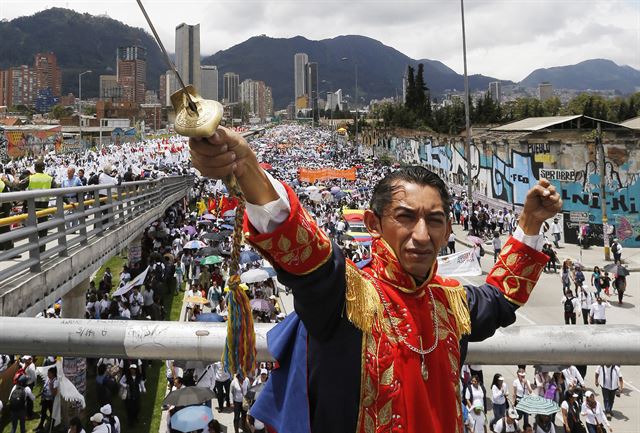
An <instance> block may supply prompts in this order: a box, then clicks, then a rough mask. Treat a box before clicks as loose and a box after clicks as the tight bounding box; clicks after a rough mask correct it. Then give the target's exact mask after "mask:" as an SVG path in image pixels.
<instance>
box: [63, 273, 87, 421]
mask: <svg viewBox="0 0 640 433" xmlns="http://www.w3.org/2000/svg"><path fill="white" fill-rule="evenodd" d="M88 290H89V278H87V279H85V280H83V281H82V282H81V283H80V284H78V285H77V286H76V287H74V288H73V289H71V290H70V291H69V292H67V294H66V295H64V296H63V297H62V307H61V311H60V312H61V315H62V318H64V319H84V318H85V309H86V303H87V291H88ZM62 369H63V370H64V375H65V377H66V378H67V379H69V381H70V382H71V383H73V385H74V386H75V387H76V389H77V390H78V392H79V393H80V394H82V395H84V396H85V397H86V395H87V359H86V358H64V359H63V360H62ZM81 411H82V408H81V407H80V406H79V405H77V404H72V403H68V402H64V403H63V405H62V417H63V422H64V423H65V425H67V424H68V422H69V420H70V419H71V418H73V417H74V416H79V415H81Z"/></svg>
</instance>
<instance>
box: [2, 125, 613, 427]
mask: <svg viewBox="0 0 640 433" xmlns="http://www.w3.org/2000/svg"><path fill="white" fill-rule="evenodd" d="M332 140H333V137H332V134H331V132H330V131H324V130H322V129H317V128H316V129H311V128H308V127H304V126H297V125H282V126H278V127H275V128H272V129H268V130H267V131H266V132H264V133H263V134H262V135H260V136H259V137H256V138H254V139H252V141H251V144H252V146H253V148H254V149H255V151H256V153H257V155H258V157H259V159H260V160H261V161H262V162H263V164H264V167H265V168H268V170H269V172H271V173H272V174H273V176H274V177H275V178H277V179H280V180H282V181H284V182H286V183H287V184H288V185H290V186H291V187H292V188H293V189H294V191H295V192H297V194H298V196H299V197H300V199H301V202H302V204H303V205H304V206H305V208H306V209H307V210H308V211H309V213H310V215H311V216H312V217H314V218H315V220H316V222H317V223H318V225H319V226H320V227H321V228H323V229H324V230H325V231H326V232H327V233H328V235H329V236H330V237H331V239H332V240H333V241H334V242H335V244H336V245H338V246H339V247H340V248H341V249H342V250H343V253H344V255H345V256H346V257H347V258H350V259H352V260H353V261H354V262H364V261H366V260H368V259H369V258H370V257H371V252H370V251H369V248H368V246H369V245H370V241H369V240H367V239H366V238H364V239H356V238H354V237H353V236H349V235H348V232H349V228H350V223H349V222H348V221H346V220H345V218H344V213H343V212H344V209H364V208H366V207H367V203H368V200H369V198H370V192H371V191H370V188H371V187H372V185H375V184H376V183H377V182H378V180H380V179H381V178H383V177H384V176H385V175H386V174H387V173H388V172H389V171H391V170H393V166H388V165H384V164H381V163H380V161H378V160H377V159H374V158H369V159H367V158H363V157H361V156H358V155H357V154H348V153H345V152H344V151H342V150H340V149H338V148H336V147H335V146H333V145H332V143H333V141H332ZM186 144H187V142H186V140H185V139H184V138H180V137H170V138H164V139H157V140H148V141H146V142H143V143H136V144H132V145H124V146H121V147H114V148H110V149H108V151H104V152H87V153H86V154H84V155H72V156H64V155H62V156H60V155H54V154H52V155H48V156H46V157H45V158H44V159H42V160H38V161H36V160H31V159H23V160H17V161H14V162H12V163H11V164H8V165H5V167H4V173H5V174H4V177H3V180H4V181H5V183H6V184H7V185H8V190H9V189H11V188H13V189H24V188H28V182H29V179H30V176H31V175H32V171H35V172H45V173H48V174H49V175H50V176H51V177H52V179H53V181H52V184H51V186H52V187H53V186H60V187H69V186H78V185H86V184H92V183H97V184H117V183H119V182H127V181H133V180H138V179H147V178H153V177H158V176H167V175H176V174H184V173H192V169H191V167H190V164H189V153H188V146H187V145H186ZM35 165H37V167H35V168H38V169H37V170H32V167H33V166H35ZM42 165H44V167H42ZM303 167H304V168H306V169H311V170H313V169H321V168H325V167H333V168H336V169H350V168H356V169H357V177H356V180H348V179H346V178H336V179H326V180H321V181H320V182H319V183H316V184H309V183H305V182H303V181H300V180H299V176H298V169H299V168H303ZM452 195H453V196H455V194H452ZM68 199H69V201H70V202H73V201H77V200H79V199H80V198H79V197H77V196H71V195H70V196H69V197H68ZM235 205H236V204H235V203H234V202H233V200H231V199H230V198H229V197H228V194H227V192H226V188H225V186H224V184H223V183H222V182H220V181H210V180H207V179H204V178H197V180H196V182H195V184H194V186H193V189H192V191H190V194H189V199H188V200H185V201H181V202H179V203H175V204H174V205H172V206H171V207H169V209H167V211H166V212H165V214H164V216H163V217H162V218H160V219H159V220H157V221H155V222H154V223H153V224H152V225H151V226H150V227H148V228H147V229H146V230H145V231H144V234H143V236H142V241H141V254H140V255H139V257H129V259H130V260H129V261H128V263H126V265H125V266H124V267H123V269H122V272H120V273H119V275H118V277H117V278H116V277H115V276H114V275H113V274H112V272H111V269H109V268H107V269H105V271H104V274H103V275H102V278H101V279H100V281H92V282H91V285H90V288H89V290H88V293H87V303H86V317H87V318H91V319H131V320H167V319H168V317H167V315H166V312H165V307H164V305H166V302H165V301H166V300H167V299H171V298H172V297H173V296H176V295H178V296H180V297H183V298H184V301H185V314H184V316H183V319H184V320H193V321H197V320H220V321H224V320H225V319H226V317H227V310H226V308H227V307H226V302H225V294H226V291H225V286H226V281H227V278H228V277H229V275H228V272H229V260H230V256H229V254H230V250H231V242H232V240H231V234H232V229H233V218H234V214H235ZM451 217H452V220H453V221H454V223H456V224H460V225H461V226H463V227H464V230H467V231H468V232H469V234H470V235H472V236H476V237H478V238H480V239H481V240H482V242H483V243H484V241H485V240H490V241H491V243H492V248H493V253H494V259H495V258H496V257H497V255H498V253H499V251H500V249H501V247H502V244H501V241H500V235H503V234H511V233H512V232H513V231H514V230H515V228H516V227H517V221H518V214H517V213H515V212H514V211H513V210H512V209H507V208H502V209H494V208H492V207H491V206H488V205H486V204H483V203H481V202H478V203H473V204H470V203H467V201H466V200H465V197H464V196H463V195H462V196H455V199H454V200H453V202H452V208H451ZM351 224H353V223H351ZM555 224H556V225H557V221H555ZM549 230H550V234H551V235H552V236H553V239H552V240H550V241H549V242H548V243H547V244H546V245H545V249H544V250H543V252H545V253H547V255H548V256H549V257H551V260H549V264H548V267H547V271H548V272H551V271H552V268H553V272H556V257H557V255H556V254H555V252H554V251H553V248H552V246H551V245H552V243H553V245H554V246H555V247H556V248H558V247H559V245H558V241H559V237H557V235H556V227H555V225H552V226H551V227H550V228H549ZM452 236H453V238H450V239H449V244H448V248H447V251H443V253H453V252H455V241H456V239H455V235H452ZM620 254H621V250H620ZM211 257H218V258H219V261H218V260H216V259H211V261H209V262H207V259H209V258H211ZM208 263H209V264H208ZM240 266H241V273H243V274H244V273H246V272H249V271H252V270H254V271H264V272H265V273H266V274H267V277H264V278H263V279H262V278H261V279H258V280H257V281H256V280H254V281H251V282H248V283H247V284H246V287H245V289H246V290H247V293H248V294H249V297H250V299H251V302H252V304H251V305H252V307H254V318H255V320H256V321H263V322H277V321H280V320H282V319H283V318H284V315H285V312H284V311H282V305H281V303H280V302H279V294H280V290H281V289H284V290H286V291H288V289H287V288H286V287H281V286H279V283H278V282H277V281H276V280H275V279H274V278H272V277H273V276H274V274H275V273H274V272H273V269H270V266H269V265H268V263H265V262H264V261H263V260H262V259H261V257H259V255H257V253H256V252H255V251H253V250H252V249H251V248H249V247H247V246H244V247H243V251H242V260H241V265H240ZM143 274H144V275H146V276H145V277H144V278H142V279H140V278H139V277H140V276H141V275H143ZM622 278H624V277H622ZM561 279H562V285H563V294H564V297H563V299H562V304H563V307H564V311H565V320H566V323H575V322H576V314H581V315H582V316H583V318H584V320H585V323H587V318H588V319H589V323H595V324H597V323H605V322H606V318H605V317H604V314H605V310H606V306H607V305H608V302H607V301H605V300H603V297H602V296H601V294H602V293H604V294H605V295H607V296H608V295H609V293H610V291H614V293H617V294H618V296H619V297H620V302H622V294H623V293H624V288H623V286H622V283H623V281H622V280H621V279H620V277H619V276H618V275H615V276H614V277H613V280H612V278H611V277H609V276H608V275H607V274H606V273H602V272H600V270H599V269H595V270H594V271H593V274H592V276H591V279H590V282H591V287H593V289H594V293H592V292H591V291H590V290H589V286H588V285H587V284H586V278H585V276H584V273H583V270H582V269H581V267H580V266H579V265H578V264H572V263H570V262H565V263H562V268H561ZM116 281H117V284H116ZM136 281H137V283H136V284H132V282H136ZM572 285H573V286H574V287H573V288H572V287H571V286H572ZM574 290H575V295H574ZM61 308H64V305H60V302H58V303H56V304H54V305H52V306H51V307H50V308H48V309H47V310H45V311H43V312H42V313H41V314H40V316H41V317H51V318H56V317H59V316H60V309H61ZM4 360H5V358H3V364H0V371H2V370H3V366H4V368H7V367H8V366H9V365H10V364H11V362H13V360H12V358H10V357H7V358H6V362H5V361H4ZM16 362H20V363H21V364H20V365H21V368H20V370H22V371H23V372H24V373H23V375H22V376H17V377H16V378H15V386H14V388H13V390H12V393H11V395H10V396H9V399H8V400H9V402H10V404H9V407H10V411H11V419H12V423H13V429H12V433H14V432H15V431H16V427H17V425H18V424H21V425H20V427H21V432H22V433H24V420H25V419H26V418H28V417H30V416H32V413H31V412H29V407H30V406H31V407H32V406H33V403H32V402H33V400H34V399H35V397H34V395H33V392H32V391H33V387H34V385H35V382H36V380H37V379H36V377H35V373H34V374H31V373H30V371H31V370H30V368H31V367H30V366H32V365H33V358H32V357H30V356H28V355H25V356H23V357H22V358H20V361H16ZM23 363H24V366H23ZM89 365H90V367H89V368H91V369H93V371H94V372H95V384H96V386H95V389H96V400H97V402H98V407H99V408H100V410H99V411H97V412H96V413H95V414H94V415H92V416H91V417H90V418H89V421H90V424H88V425H87V426H86V428H87V429H86V430H83V425H82V423H81V422H80V420H79V419H75V418H74V419H72V420H71V421H70V423H71V426H70V429H69V431H70V432H78V433H81V432H84V431H87V432H90V431H93V432H108V433H120V432H121V431H126V427H121V425H120V418H119V417H118V415H117V414H115V413H114V412H115V410H114V407H115V405H114V400H115V399H116V398H119V399H121V400H122V401H123V403H124V408H125V412H126V418H125V424H126V425H127V426H135V425H136V423H137V422H138V421H139V419H138V418H139V412H140V406H141V399H142V398H143V395H144V393H145V392H146V389H145V381H146V375H147V371H148V363H147V362H146V361H143V360H137V359H133V360H127V359H107V358H102V359H97V360H94V362H92V363H90V364H89ZM272 369H273V364H272V363H270V362H263V363H261V364H259V365H258V367H257V369H256V370H255V372H254V374H253V375H252V377H246V378H245V377H242V376H241V375H235V376H232V375H231V374H230V373H229V372H228V371H226V370H225V368H224V365H223V364H222V363H221V362H213V363H211V364H209V365H195V366H194V365H190V364H181V363H179V362H174V361H171V360H168V361H167V362H166V379H167V391H168V392H169V391H176V390H180V389H182V388H188V387H206V388H209V389H210V390H211V391H212V392H213V394H214V396H215V398H213V399H210V400H208V401H204V402H202V403H203V404H205V405H208V406H209V407H211V406H213V405H214V404H216V403H217V408H216V409H217V411H218V412H223V411H233V414H234V423H233V427H234V431H235V432H236V433H237V432H239V431H240V430H243V431H251V432H258V433H260V432H264V431H265V426H264V424H263V423H262V422H261V421H260V420H257V419H254V418H252V417H251V416H249V415H248V414H247V413H248V409H249V408H250V407H251V404H252V403H253V401H255V399H256V397H257V395H259V393H260V392H261V390H262V387H263V386H264V383H265V382H266V381H267V380H268V378H269V376H270V372H271V370H272ZM20 370H19V371H20ZM49 371H51V372H52V375H53V376H52V378H51V379H50V380H49V381H48V382H45V383H44V384H43V388H42V389H43V392H42V399H43V400H44V401H45V403H43V404H42V405H41V407H42V412H41V423H40V426H39V427H41V429H46V428H47V422H49V420H50V416H51V415H50V413H51V409H50V406H51V405H50V403H48V401H50V400H52V399H53V398H54V397H55V395H56V392H57V385H56V373H57V372H56V371H55V370H49ZM593 374H595V383H596V386H601V388H602V395H603V398H604V402H603V403H604V404H601V403H600V402H598V401H596V399H595V395H594V393H593V392H592V391H590V390H588V389H587V388H586V386H585V380H584V378H585V377H586V366H570V367H568V368H564V369H560V370H549V371H547V370H545V368H544V367H536V368H535V373H534V376H533V377H532V378H531V380H528V379H527V373H526V366H518V370H517V372H516V376H517V379H516V380H514V382H513V384H511V386H509V385H508V384H507V383H506V382H505V379H504V377H502V376H501V375H500V374H497V375H495V376H494V377H493V380H492V382H491V383H490V384H488V385H489V386H488V387H486V386H485V382H484V378H483V375H482V368H481V366H474V365H468V366H464V369H463V374H462V375H461V377H462V387H461V390H462V401H463V409H464V410H463V411H464V414H465V427H466V428H467V431H468V432H469V433H486V432H487V431H488V429H491V431H494V432H496V433H500V432H512V431H533V432H535V433H539V432H545V433H549V432H555V422H559V423H560V424H563V425H564V428H565V431H567V432H569V431H570V432H580V431H581V430H580V427H579V426H580V425H582V424H584V425H585V428H586V429H587V430H586V431H588V432H589V433H593V432H596V430H595V426H597V425H598V424H602V425H604V426H609V422H608V420H609V419H610V417H611V411H612V407H613V402H614V399H615V396H616V395H617V393H619V391H620V390H621V389H622V386H623V380H622V373H621V371H620V368H619V367H618V366H610V365H606V366H599V367H598V368H597V370H596V372H595V373H593ZM16 390H18V392H17V394H18V395H23V397H21V399H22V400H24V408H22V406H21V405H20V404H19V403H15V404H14V403H13V400H12V396H14V393H16ZM20 390H23V391H20ZM46 390H48V391H46ZM527 395H538V396H541V397H544V398H547V399H549V400H552V401H554V402H555V403H557V404H558V406H559V407H560V412H559V417H558V418H555V417H554V416H553V415H551V416H545V415H535V416H529V415H528V414H526V413H524V412H522V411H519V410H518V409H517V408H516V405H517V404H518V402H519V401H520V400H521V399H522V398H524V397H525V396H527ZM14 400H16V398H15V396H14ZM14 406H15V408H14ZM1 407H2V406H1V402H0V410H1ZM184 408H185V406H178V405H167V406H166V407H164V409H165V410H166V411H167V413H168V417H167V418H168V425H169V426H168V429H169V430H170V431H178V430H176V429H175V426H172V422H171V419H173V417H174V416H175V415H176V414H179V412H180V411H181V410H183V409H184ZM489 411H492V416H491V419H488V418H489V415H488V413H489ZM47 414H48V415H47ZM121 415H125V414H121ZM212 418H213V416H212ZM14 419H15V421H14ZM197 431H208V432H217V431H220V426H219V424H218V423H217V421H215V420H213V419H212V420H211V421H210V422H209V423H208V424H207V426H206V427H202V428H201V429H198V430H197ZM582 431H585V430H582Z"/></svg>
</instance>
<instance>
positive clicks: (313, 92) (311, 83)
mask: <svg viewBox="0 0 640 433" xmlns="http://www.w3.org/2000/svg"><path fill="white" fill-rule="evenodd" d="M307 93H308V95H309V108H311V109H312V110H313V113H314V116H315V117H316V119H317V118H318V114H319V113H318V64H317V63H316V62H311V63H307Z"/></svg>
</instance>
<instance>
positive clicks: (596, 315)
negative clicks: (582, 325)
mask: <svg viewBox="0 0 640 433" xmlns="http://www.w3.org/2000/svg"><path fill="white" fill-rule="evenodd" d="M609 306H610V305H609V303H608V302H605V301H602V302H601V303H600V304H598V303H597V302H594V303H593V304H591V311H590V312H589V314H590V315H591V316H592V317H593V320H606V319H607V317H606V315H605V311H604V310H605V308H607V307H609Z"/></svg>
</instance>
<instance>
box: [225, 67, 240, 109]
mask: <svg viewBox="0 0 640 433" xmlns="http://www.w3.org/2000/svg"><path fill="white" fill-rule="evenodd" d="M222 82H223V92H224V94H223V101H224V102H225V103H226V104H235V103H237V102H239V101H240V89H239V87H240V75H238V74H236V73H233V72H227V73H225V74H224V76H223V77H222Z"/></svg>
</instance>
